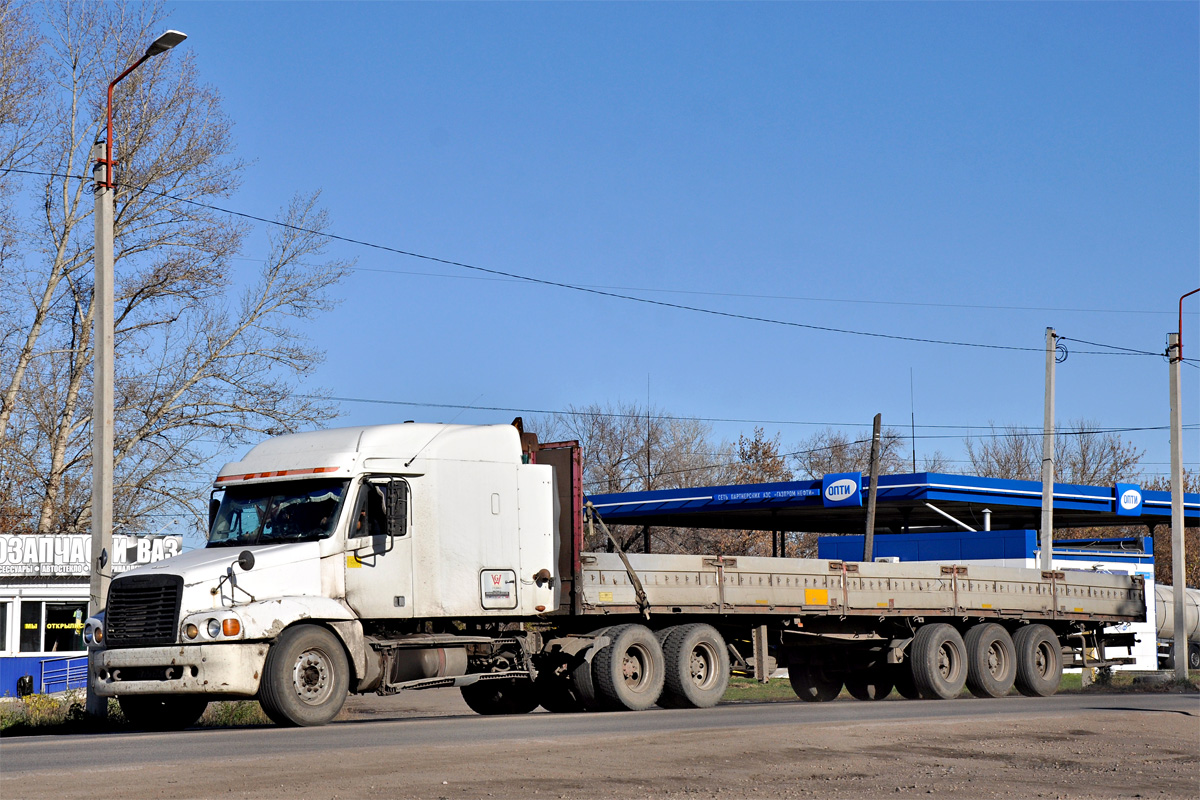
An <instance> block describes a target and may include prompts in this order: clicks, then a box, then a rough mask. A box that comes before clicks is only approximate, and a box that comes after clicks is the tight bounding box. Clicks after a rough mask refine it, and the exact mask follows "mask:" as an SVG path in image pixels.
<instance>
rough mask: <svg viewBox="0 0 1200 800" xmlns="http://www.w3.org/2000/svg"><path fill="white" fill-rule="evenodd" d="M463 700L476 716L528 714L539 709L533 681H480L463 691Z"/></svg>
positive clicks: (506, 679)
mask: <svg viewBox="0 0 1200 800" xmlns="http://www.w3.org/2000/svg"><path fill="white" fill-rule="evenodd" d="M461 691H462V697H463V700H464V701H465V702H466V704H467V705H468V706H470V708H471V710H472V711H474V712H475V713H476V714H483V715H484V716H495V715H498V714H528V713H529V712H530V711H533V710H534V709H535V708H537V707H538V695H537V692H536V691H535V690H534V687H533V681H531V680H527V679H524V678H503V679H497V680H491V681H478V682H477V683H472V684H470V685H469V686H464V687H462V689H461Z"/></svg>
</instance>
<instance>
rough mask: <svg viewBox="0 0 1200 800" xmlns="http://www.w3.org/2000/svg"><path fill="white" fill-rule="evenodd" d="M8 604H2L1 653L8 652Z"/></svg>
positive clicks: (0, 607)
mask: <svg viewBox="0 0 1200 800" xmlns="http://www.w3.org/2000/svg"><path fill="white" fill-rule="evenodd" d="M8 605H9V604H8V603H0V653H3V652H7V651H8Z"/></svg>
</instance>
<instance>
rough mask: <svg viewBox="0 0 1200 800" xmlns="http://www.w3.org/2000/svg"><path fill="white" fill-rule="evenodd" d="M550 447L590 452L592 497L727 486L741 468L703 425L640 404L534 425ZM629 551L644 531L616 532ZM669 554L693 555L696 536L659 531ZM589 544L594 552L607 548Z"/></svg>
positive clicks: (580, 411) (581, 410) (586, 463)
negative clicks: (570, 444)
mask: <svg viewBox="0 0 1200 800" xmlns="http://www.w3.org/2000/svg"><path fill="white" fill-rule="evenodd" d="M526 427H527V429H529V430H536V431H537V432H538V434H539V437H540V438H541V439H542V440H543V441H550V440H552V439H576V440H578V441H579V443H580V447H581V448H582V450H583V484H584V492H585V493H587V494H608V493H614V492H627V491H639V490H646V489H677V488H684V487H688V486H702V485H708V484H712V483H721V482H726V481H727V478H728V475H729V469H730V465H731V464H732V463H733V462H734V461H735V460H736V459H735V456H734V454H733V452H732V449H731V448H730V447H729V446H728V445H726V444H719V445H714V444H713V443H712V442H711V436H712V429H711V427H710V426H709V425H708V424H707V423H703V422H700V421H699V420H695V419H688V418H681V417H673V416H670V415H667V414H665V413H663V412H662V411H660V410H657V409H650V410H649V412H647V409H646V408H644V407H642V406H639V405H638V404H636V403H615V404H614V403H607V404H603V405H601V404H598V403H592V404H590V405H587V406H583V407H576V406H570V407H569V408H568V409H567V411H565V412H563V413H559V414H553V415H550V416H549V417H545V418H541V419H536V420H530V421H529V422H528V423H527V426H526ZM613 534H614V535H615V536H616V537H617V538H618V540H619V541H620V542H621V546H622V548H625V547H628V546H631V545H632V544H633V543H634V542H636V541H638V540H639V537H641V535H642V529H641V528H633V527H629V526H613ZM652 535H653V537H655V538H656V539H658V540H660V541H661V544H662V546H664V547H665V548H668V549H670V550H673V551H676V552H693V548H694V544H692V543H691V540H692V539H693V538H694V534H693V533H692V532H689V531H682V530H677V529H674V528H667V527H662V528H658V527H656V528H654V529H653V530H652ZM606 545H607V542H606V541H594V542H593V541H589V542H588V546H589V547H600V548H604V547H606Z"/></svg>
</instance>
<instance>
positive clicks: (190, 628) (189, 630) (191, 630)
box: [183, 622, 200, 639]
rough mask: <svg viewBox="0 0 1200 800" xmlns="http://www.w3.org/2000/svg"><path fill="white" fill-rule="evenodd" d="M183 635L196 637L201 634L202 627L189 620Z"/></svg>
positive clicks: (191, 637) (190, 637)
mask: <svg viewBox="0 0 1200 800" xmlns="http://www.w3.org/2000/svg"><path fill="white" fill-rule="evenodd" d="M183 635H184V636H186V637H187V638H189V639H195V638H196V637H197V636H199V635H200V629H199V628H197V627H196V625H195V623H192V622H189V623H188V624H187V625H185V626H184V628H183Z"/></svg>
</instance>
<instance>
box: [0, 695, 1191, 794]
mask: <svg viewBox="0 0 1200 800" xmlns="http://www.w3.org/2000/svg"><path fill="white" fill-rule="evenodd" d="M410 714H411V715H400V716H399V717H385V718H382V719H381V718H362V717H359V718H355V719H351V720H345V721H341V722H336V723H334V724H332V725H329V726H326V727H321V728H306V729H279V728H267V727H253V728H240V729H193V730H187V731H182V732H176V733H167V734H152V733H115V734H98V735H75V736H39V737H18V738H8V739H4V740H2V741H0V794H2V795H3V796H4V797H7V798H17V797H37V796H54V794H55V792H60V794H58V796H59V797H61V796H63V795H62V794H61V792H62V791H63V787H67V786H71V785H74V786H76V787H79V789H80V790H81V791H82V790H83V789H84V787H87V786H93V787H94V786H96V782H97V781H99V782H100V784H101V785H106V786H107V787H108V789H111V788H113V786H112V784H113V782H116V783H118V784H120V783H124V784H127V789H126V791H125V792H124V795H125V796H133V797H139V796H146V797H149V796H171V797H189V796H197V797H207V796H214V795H216V794H218V793H224V792H223V791H221V789H220V787H221V786H223V784H222V783H221V776H222V775H227V776H228V780H229V782H230V783H229V788H228V791H229V792H232V796H239V795H240V796H247V797H273V796H290V797H297V796H300V797H304V796H325V797H334V796H340V797H355V796H375V795H374V794H373V790H374V789H375V785H376V783H378V784H380V785H388V784H387V781H388V778H389V776H391V779H392V780H393V781H400V783H399V784H397V783H392V784H391V791H390V792H385V793H384V794H381V795H379V796H400V795H404V794H405V791H398V790H397V788H396V787H397V786H404V787H408V789H407V791H410V792H411V793H412V794H411V796H431V797H432V796H438V797H443V796H444V797H450V796H470V795H460V794H458V793H455V792H450V793H448V794H437V787H438V786H439V785H442V784H441V782H440V781H437V780H435V779H436V778H438V777H441V776H442V775H443V774H444V775H445V776H446V778H445V783H444V785H445V786H451V785H457V784H459V783H461V782H462V781H463V780H464V779H466V778H472V779H475V778H478V777H479V775H478V774H477V773H478V771H480V770H483V769H485V767H484V766H483V765H484V764H485V763H486V764H491V765H492V766H489V767H487V769H494V768H495V763H500V762H502V761H504V760H505V754H506V753H514V754H515V753H516V752H518V749H519V752H520V753H522V755H521V756H520V758H521V759H524V760H526V761H527V762H528V763H529V764H530V767H529V769H530V770H532V771H533V772H534V773H539V772H541V771H546V770H550V769H551V768H552V764H553V763H558V764H561V763H562V761H563V760H564V759H567V760H570V758H571V754H583V753H594V752H596V751H598V750H600V751H602V750H605V749H608V750H609V751H610V752H611V753H612V754H613V756H614V758H618V759H624V760H625V763H626V764H627V765H629V768H628V769H626V768H624V767H622V766H619V765H618V766H615V767H614V770H615V773H617V774H624V775H626V776H633V777H629V778H628V779H629V780H639V779H640V778H639V777H638V776H639V774H640V773H639V770H638V769H637V768H635V767H634V763H635V762H637V761H639V759H638V755H637V754H638V753H639V752H641V753H645V752H646V751H647V748H655V749H657V748H659V746H660V743H661V746H662V748H664V749H670V748H677V749H678V751H679V752H678V753H676V756H677V757H678V759H679V760H680V761H681V763H685V764H686V763H687V761H688V759H690V758H691V759H701V760H705V761H709V762H711V761H712V760H713V759H714V758H718V757H719V756H721V755H722V754H724V753H727V752H730V748H734V747H736V748H742V749H745V750H746V752H757V753H760V754H761V753H766V752H769V751H771V750H772V748H773V747H775V746H776V745H777V744H778V743H780V742H783V741H785V740H786V741H788V742H792V743H795V742H800V743H803V742H806V741H811V742H812V743H813V744H814V745H815V744H816V743H818V742H826V741H833V740H834V739H836V738H838V736H845V735H847V734H852V733H853V732H854V731H856V730H863V731H864V732H865V731H867V730H868V729H870V730H891V731H895V732H896V733H897V734H898V735H901V736H908V737H909V738H912V737H913V735H914V733H917V732H923V731H924V732H932V733H934V734H938V733H939V732H946V731H949V730H950V729H951V728H952V727H953V726H959V727H960V728H962V729H963V730H971V731H989V730H996V729H999V728H1002V727H1006V726H1007V729H1011V730H1013V731H1017V732H1019V731H1026V730H1027V731H1030V732H1039V731H1045V730H1047V729H1050V728H1054V727H1055V726H1059V727H1063V726H1064V725H1065V726H1066V728H1064V730H1067V729H1069V728H1070V725H1071V724H1072V723H1071V721H1072V720H1078V719H1084V718H1087V719H1092V720H1099V721H1100V722H1103V725H1101V724H1100V723H1099V722H1098V723H1097V726H1096V731H1091V730H1087V731H1085V730H1078V729H1075V730H1073V731H1071V732H1072V733H1074V734H1075V735H1076V736H1082V735H1084V734H1085V733H1086V734H1089V735H1100V736H1103V735H1104V734H1103V733H1100V732H1102V731H1111V734H1109V735H1112V736H1115V737H1118V738H1119V737H1121V736H1122V735H1123V734H1122V732H1121V728H1122V724H1121V722H1120V721H1121V720H1128V721H1129V729H1130V730H1133V729H1134V728H1135V727H1137V726H1148V727H1149V728H1150V729H1153V728H1155V727H1161V726H1163V725H1167V726H1171V727H1173V728H1175V729H1178V730H1184V731H1188V730H1190V731H1193V732H1194V733H1196V734H1200V696H1198V695H1178V694H1112V695H1095V694H1087V695H1060V696H1056V697H1050V698H1023V697H1007V698H1002V699H996V700H966V699H959V700H951V701H941V702H928V701H925V702H923V701H902V700H887V701H883V702H876V703H862V702H857V701H849V700H840V701H836V702H833V703H822V704H809V703H753V704H751V703H745V704H730V705H722V706H719V707H717V708H714V709H707V710H685V711H667V710H653V711H647V712H642V713H607V714H606V713H599V714H563V715H557V714H547V713H535V714H530V715H526V716H520V717H479V716H475V715H473V714H465V715H457V714H456V713H453V711H452V712H450V715H449V716H447V715H446V712H445V711H444V710H443V711H438V710H436V709H431V710H429V711H425V712H421V711H419V710H418V711H416V712H410ZM439 714H440V715H439ZM1114 722H1115V723H1116V724H1114ZM1135 722H1136V723H1137V724H1136V725H1135V724H1134V723H1135ZM964 726H965V727H964ZM806 732H811V736H808V735H806ZM1130 735H1131V734H1130ZM970 736H971V737H974V738H979V734H978V733H971V734H970ZM917 738H919V737H917ZM1018 738H1019V736H1018ZM1126 738H1128V736H1127V737H1126ZM1069 739H1070V736H1069V735H1068V736H1067V739H1064V740H1063V741H1066V740H1069ZM722 743H724V744H722ZM1122 744H1123V745H1130V743H1129V742H1128V741H1124V742H1122ZM518 745H519V748H518V747H517V746H518ZM1139 746H1140V745H1139ZM622 747H624V748H625V750H622V749H621V748H622ZM688 748H690V750H689V749H688ZM1192 749H1196V736H1193V737H1192V742H1191V743H1190V745H1189V744H1188V743H1186V742H1185V747H1184V749H1183V750H1181V751H1180V754H1181V755H1179V757H1180V758H1184V759H1185V760H1187V759H1190V758H1191V750H1192ZM435 752H436V753H440V754H442V755H441V759H442V760H441V761H439V762H438V764H437V767H436V770H435V772H431V773H430V775H431V776H432V777H430V776H428V775H427V776H426V780H427V783H428V784H429V785H427V786H426V787H425V789H426V791H424V792H422V791H417V790H416V789H414V788H413V786H412V785H411V784H409V783H405V782H404V781H403V779H402V778H401V777H399V776H402V775H403V774H405V773H408V774H410V775H413V774H415V773H417V772H418V771H419V769H420V768H421V767H422V765H423V760H424V759H425V758H426V757H427V756H428V755H429V754H432V753H435ZM550 752H554V753H557V754H558V755H557V756H556V757H555V758H556V761H554V762H552V763H551V764H541V765H540V766H539V762H538V757H539V755H542V754H546V753H550ZM689 753H692V755H689ZM1034 755H1037V754H1036V753H1034ZM964 757H966V758H970V756H969V755H966V756H964ZM869 761H870V759H868V762H869ZM875 761H878V757H876V758H875ZM1188 763H1190V761H1189V762H1188ZM356 764H357V765H360V768H357V769H356V768H355V767H354V765H356ZM325 765H328V767H327V766H325ZM509 766H511V765H509ZM333 767H337V769H341V770H346V774H344V775H342V777H341V778H339V779H337V780H334V781H333V785H332V786H329V785H325V784H324V783H322V782H321V781H322V779H321V778H320V776H322V775H325V776H327V777H328V776H330V775H332V774H333V771H335V770H333ZM581 768H582V767H581ZM588 769H592V770H594V769H595V765H592V766H591V767H588ZM649 769H650V768H649V767H647V770H649ZM656 769H657V768H656ZM268 772H269V773H270V776H271V777H269V778H263V779H264V780H269V781H271V783H268V784H263V783H261V782H257V783H254V787H253V789H246V788H245V787H246V786H247V784H246V780H247V779H249V778H262V777H263V776H264V775H265V774H267V773H268ZM435 773H436V774H435ZM860 774H863V775H866V774H869V773H860ZM363 775H370V776H373V777H370V778H369V779H368V778H363V780H364V781H367V782H365V783H362V784H361V785H360V784H359V783H355V782H353V780H352V779H357V778H358V777H361V776H363ZM201 776H203V780H201ZM642 777H645V779H646V780H648V781H649V780H651V778H652V777H653V776H651V775H646V776H642ZM607 779H609V780H612V779H614V778H613V777H612V776H611V775H610V776H607ZM330 780H333V779H332V778H330ZM130 781H133V782H134V783H133V784H132V785H130V784H129V782H130ZM139 781H141V783H139ZM193 781H196V782H193ZM884 783H886V781H885V782H884ZM884 783H881V784H880V786H881V787H882V786H883V785H884ZM505 785H506V786H511V784H505ZM648 785H649V784H648ZM706 785H708V786H712V785H713V784H712V783H711V782H709V783H707V784H706ZM793 785H794V784H789V786H793ZM338 786H340V787H341V792H342V793H341V794H339V792H338V790H337V787H338ZM472 786H473V787H475V788H473V789H472V792H475V791H476V789H478V791H477V793H478V794H479V795H480V796H486V795H492V796H518V794H513V795H507V794H505V793H504V792H503V791H500V790H499V787H496V788H497V789H498V791H497V792H492V791H486V792H485V791H484V789H485V788H488V784H487V783H483V784H479V785H476V784H472ZM603 786H604V784H601V785H600V786H597V785H596V784H594V783H593V784H591V788H590V789H588V788H587V787H584V788H583V789H582V790H581V791H582V794H581V793H579V792H570V791H565V793H563V794H562V795H561V796H569V797H576V796H583V795H590V796H607V795H606V794H605V792H604V791H603V790H602V787H603ZM368 787H369V789H370V790H371V791H369V790H368ZM431 787H432V788H431ZM609 788H611V787H609ZM1198 788H1200V787H1198ZM243 789H244V791H242V790H243ZM889 790H890V789H889ZM447 791H448V790H447ZM463 791H466V790H465V789H464V790H463ZM631 791H632V790H631ZM714 791H715V790H714ZM781 791H782V790H781ZM789 791H790V790H789ZM897 791H899V789H897ZM430 792H432V793H430ZM535 793H536V792H535ZM668 793H669V792H668ZM831 794H836V793H831ZM968 794H969V793H968ZM1166 794H1167V795H1168V796H1170V794H1171V793H1170V792H1166ZM554 796H559V795H554ZM612 796H638V793H637V792H636V791H632V794H627V793H622V792H621V791H617V792H615V794H612ZM778 796H789V797H790V796H793V795H792V794H780V795H778ZM796 796H799V795H796ZM981 796H982V795H981Z"/></svg>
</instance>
